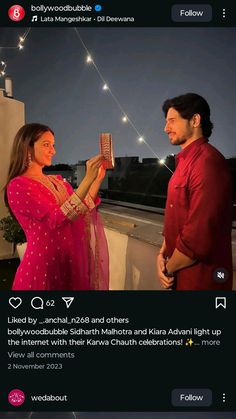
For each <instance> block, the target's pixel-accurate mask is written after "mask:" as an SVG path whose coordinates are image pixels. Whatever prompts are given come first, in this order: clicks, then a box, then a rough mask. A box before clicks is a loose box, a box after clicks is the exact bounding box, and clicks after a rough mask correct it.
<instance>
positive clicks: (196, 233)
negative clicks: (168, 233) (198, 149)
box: [176, 155, 232, 261]
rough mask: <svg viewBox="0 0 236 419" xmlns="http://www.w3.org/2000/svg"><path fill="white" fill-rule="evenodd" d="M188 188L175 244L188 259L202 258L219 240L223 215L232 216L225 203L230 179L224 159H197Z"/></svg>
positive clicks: (229, 188) (214, 156)
mask: <svg viewBox="0 0 236 419" xmlns="http://www.w3.org/2000/svg"><path fill="white" fill-rule="evenodd" d="M188 190H189V212H188V217H187V219H186V222H185V224H184V226H183V229H182V231H181V232H180V234H179V236H178V238H177V244H176V247H177V249H178V250H179V251H180V252H182V253H184V254H185V255H187V256H189V257H190V258H191V259H197V260H199V261H204V260H207V258H208V256H209V254H210V253H211V252H212V250H213V249H214V244H215V243H214V242H215V241H217V240H221V239H222V237H221V236H222V232H223V233H224V228H222V226H223V225H224V220H225V217H227V218H228V219H229V217H231V216H232V213H231V209H230V206H229V203H228V202H229V196H230V194H231V181H230V176H229V173H228V170H227V167H226V162H225V160H223V159H222V158H218V156H217V155H213V156H209V155H208V156H202V158H201V159H198V161H196V162H195V163H194V164H193V166H192V171H191V174H190V178H189V185H188ZM228 224H229V223H228V222H227V223H226V225H228ZM226 228H227V227H226ZM225 233H227V234H228V231H227V232H225Z"/></svg>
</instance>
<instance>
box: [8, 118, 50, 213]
mask: <svg viewBox="0 0 236 419" xmlns="http://www.w3.org/2000/svg"><path fill="white" fill-rule="evenodd" d="M48 131H50V132H51V133H52V134H53V135H54V133H53V131H52V130H51V128H49V127H48V126H46V125H42V124H38V123H32V124H26V125H23V127H21V128H20V129H19V131H18V132H17V133H16V136H15V139H14V142H13V146H12V151H11V157H10V165H9V170H8V175H7V181H6V184H5V186H4V188H3V190H4V200H5V204H6V206H7V207H8V208H9V205H8V200H7V193H6V188H7V185H8V183H9V182H10V181H11V180H12V179H13V178H14V177H16V176H19V175H21V174H22V173H24V172H25V170H26V168H27V162H28V154H29V152H30V153H31V155H32V158H34V143H36V141H38V139H39V138H40V137H41V135H42V134H44V133H45V132H48Z"/></svg>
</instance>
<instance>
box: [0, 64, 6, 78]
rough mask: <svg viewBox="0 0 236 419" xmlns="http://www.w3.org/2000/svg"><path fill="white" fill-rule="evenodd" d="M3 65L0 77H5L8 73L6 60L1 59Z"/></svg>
mask: <svg viewBox="0 0 236 419" xmlns="http://www.w3.org/2000/svg"><path fill="white" fill-rule="evenodd" d="M1 66H2V69H1V70H0V77H3V76H5V74H6V68H7V65H6V63H5V61H1Z"/></svg>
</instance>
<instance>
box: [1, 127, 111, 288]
mask: <svg viewBox="0 0 236 419" xmlns="http://www.w3.org/2000/svg"><path fill="white" fill-rule="evenodd" d="M54 144H55V141H54V134H53V132H52V130H51V129H50V128H49V127H47V126H45V125H41V124H36V123H33V124H26V125H24V126H23V127H22V128H20V130H19V131H18V133H17V134H16V137H15V140H14V144H13V149H12V155H11V161H10V168H9V174H8V180H7V186H6V194H5V196H6V202H7V204H8V206H9V208H10V210H11V212H12V213H13V214H14V216H15V217H16V218H17V220H18V222H19V223H20V224H21V226H22V228H23V230H24V231H25V234H26V238H27V249H26V252H25V254H24V258H23V260H22V262H21V263H20V265H19V267H18V270H17V273H16V276H15V279H14V283H13V288H12V289H13V290H107V289H108V288H109V272H108V249H107V242H106V237H105V233H104V229H103V225H102V221H101V218H100V215H99V214H98V211H97V205H98V204H99V203H100V198H98V197H97V193H98V190H99V187H100V185H101V182H102V180H103V178H104V175H105V170H104V168H103V166H102V160H103V158H102V156H101V155H98V156H95V157H93V158H92V159H90V160H88V161H87V164H86V174H85V177H84V179H83V180H82V182H81V184H80V185H79V187H78V188H77V189H76V190H75V191H74V190H73V188H72V187H71V185H70V184H69V183H67V182H65V181H64V180H63V179H62V177H61V176H55V175H49V176H46V175H45V174H43V172H42V169H43V167H44V166H50V165H51V160H52V157H53V156H54V154H55V148H54Z"/></svg>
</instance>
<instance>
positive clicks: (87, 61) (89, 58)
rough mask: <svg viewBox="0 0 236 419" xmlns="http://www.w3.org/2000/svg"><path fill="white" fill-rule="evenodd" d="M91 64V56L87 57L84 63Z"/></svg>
mask: <svg viewBox="0 0 236 419" xmlns="http://www.w3.org/2000/svg"><path fill="white" fill-rule="evenodd" d="M92 62H93V60H92V57H91V55H87V58H86V63H92Z"/></svg>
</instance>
